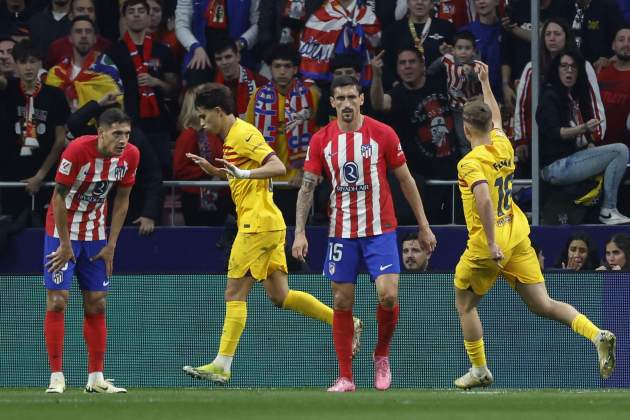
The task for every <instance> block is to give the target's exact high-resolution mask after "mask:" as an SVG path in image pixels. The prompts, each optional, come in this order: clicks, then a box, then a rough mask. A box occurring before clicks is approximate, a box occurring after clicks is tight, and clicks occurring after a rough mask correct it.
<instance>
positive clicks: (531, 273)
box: [455, 238, 545, 296]
mask: <svg viewBox="0 0 630 420" xmlns="http://www.w3.org/2000/svg"><path fill="white" fill-rule="evenodd" d="M503 254H504V258H503V259H502V260H501V261H500V263H501V265H502V266H503V268H499V266H498V265H497V263H496V262H495V261H494V260H491V259H483V260H480V259H474V258H473V256H472V255H471V253H470V252H469V251H468V249H466V251H464V254H463V255H462V256H461V258H460V259H459V263H458V264H457V268H455V287H457V288H458V289H461V290H467V289H468V288H472V290H473V292H475V294H477V295H479V296H483V295H485V294H486V293H488V291H489V290H490V289H491V288H492V286H493V285H494V282H495V281H496V280H497V277H498V276H499V274H503V277H505V278H506V279H507V281H508V282H509V283H510V286H512V287H514V286H515V285H516V282H519V283H524V284H536V283H542V282H544V281H545V278H544V277H543V275H542V271H540V264H539V263H538V258H537V257H536V251H534V248H532V245H531V242H530V241H529V238H525V239H524V240H523V241H521V242H520V243H519V244H518V245H516V246H515V247H514V248H512V249H510V250H509V251H505V250H504V251H503Z"/></svg>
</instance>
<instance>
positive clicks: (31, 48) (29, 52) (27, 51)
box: [11, 39, 43, 63]
mask: <svg viewBox="0 0 630 420" xmlns="http://www.w3.org/2000/svg"><path fill="white" fill-rule="evenodd" d="M11 55H13V60H14V61H15V62H20V63H23V62H25V61H26V60H28V59H29V58H31V57H32V58H35V59H37V60H39V61H43V57H42V52H41V51H40V49H39V48H37V47H36V46H35V45H33V43H32V42H31V40H30V39H25V40H22V41H20V42H18V43H17V44H15V46H13V52H12V53H11Z"/></svg>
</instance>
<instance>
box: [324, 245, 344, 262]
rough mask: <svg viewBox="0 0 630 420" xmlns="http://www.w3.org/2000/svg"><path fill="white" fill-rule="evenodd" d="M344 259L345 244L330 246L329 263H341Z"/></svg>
mask: <svg viewBox="0 0 630 420" xmlns="http://www.w3.org/2000/svg"><path fill="white" fill-rule="evenodd" d="M341 258H343V244H339V243H337V244H334V243H329V244H328V261H334V262H339V261H341Z"/></svg>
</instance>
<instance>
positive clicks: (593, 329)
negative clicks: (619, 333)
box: [571, 314, 599, 341]
mask: <svg viewBox="0 0 630 420" xmlns="http://www.w3.org/2000/svg"><path fill="white" fill-rule="evenodd" d="M571 329H572V330H573V331H575V332H576V333H578V334H580V335H581V336H582V337H585V338H588V339H589V340H591V341H593V339H594V338H595V336H596V335H597V333H598V332H599V328H597V326H595V324H593V323H592V322H591V321H590V320H589V319H588V318H587V317H585V316H584V315H582V314H579V315H578V316H576V317H575V318H574V319H573V321H571Z"/></svg>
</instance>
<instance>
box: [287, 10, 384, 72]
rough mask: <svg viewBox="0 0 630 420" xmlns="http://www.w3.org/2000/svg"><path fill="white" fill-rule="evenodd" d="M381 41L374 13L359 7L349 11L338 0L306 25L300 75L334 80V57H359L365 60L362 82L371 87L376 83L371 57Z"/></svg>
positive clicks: (302, 40) (317, 12) (301, 43)
mask: <svg viewBox="0 0 630 420" xmlns="http://www.w3.org/2000/svg"><path fill="white" fill-rule="evenodd" d="M380 38H381V25H380V23H379V21H378V19H377V18H376V15H374V12H372V9H370V8H369V7H367V6H365V5H359V4H358V3H357V4H356V5H355V7H354V8H353V9H352V10H350V11H349V10H346V9H345V8H344V7H343V6H342V5H341V4H340V3H339V2H338V1H337V0H331V1H330V2H328V3H326V4H325V5H324V6H323V7H322V8H320V9H318V10H317V11H316V12H315V13H314V14H313V15H311V17H310V18H309V19H308V21H307V22H306V26H305V28H304V33H303V34H302V39H301V40H300V49H299V51H300V55H301V56H302V62H301V64H300V72H301V73H302V75H303V76H304V77H306V78H310V79H313V80H330V79H331V78H332V75H331V73H330V72H329V64H330V59H331V58H332V56H333V55H335V54H344V53H355V54H358V55H359V56H361V58H362V60H363V71H362V73H361V81H362V83H363V84H367V83H369V81H370V80H371V79H372V73H371V69H370V54H371V53H372V52H373V51H374V48H375V47H376V46H377V45H378V44H379V42H380Z"/></svg>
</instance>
